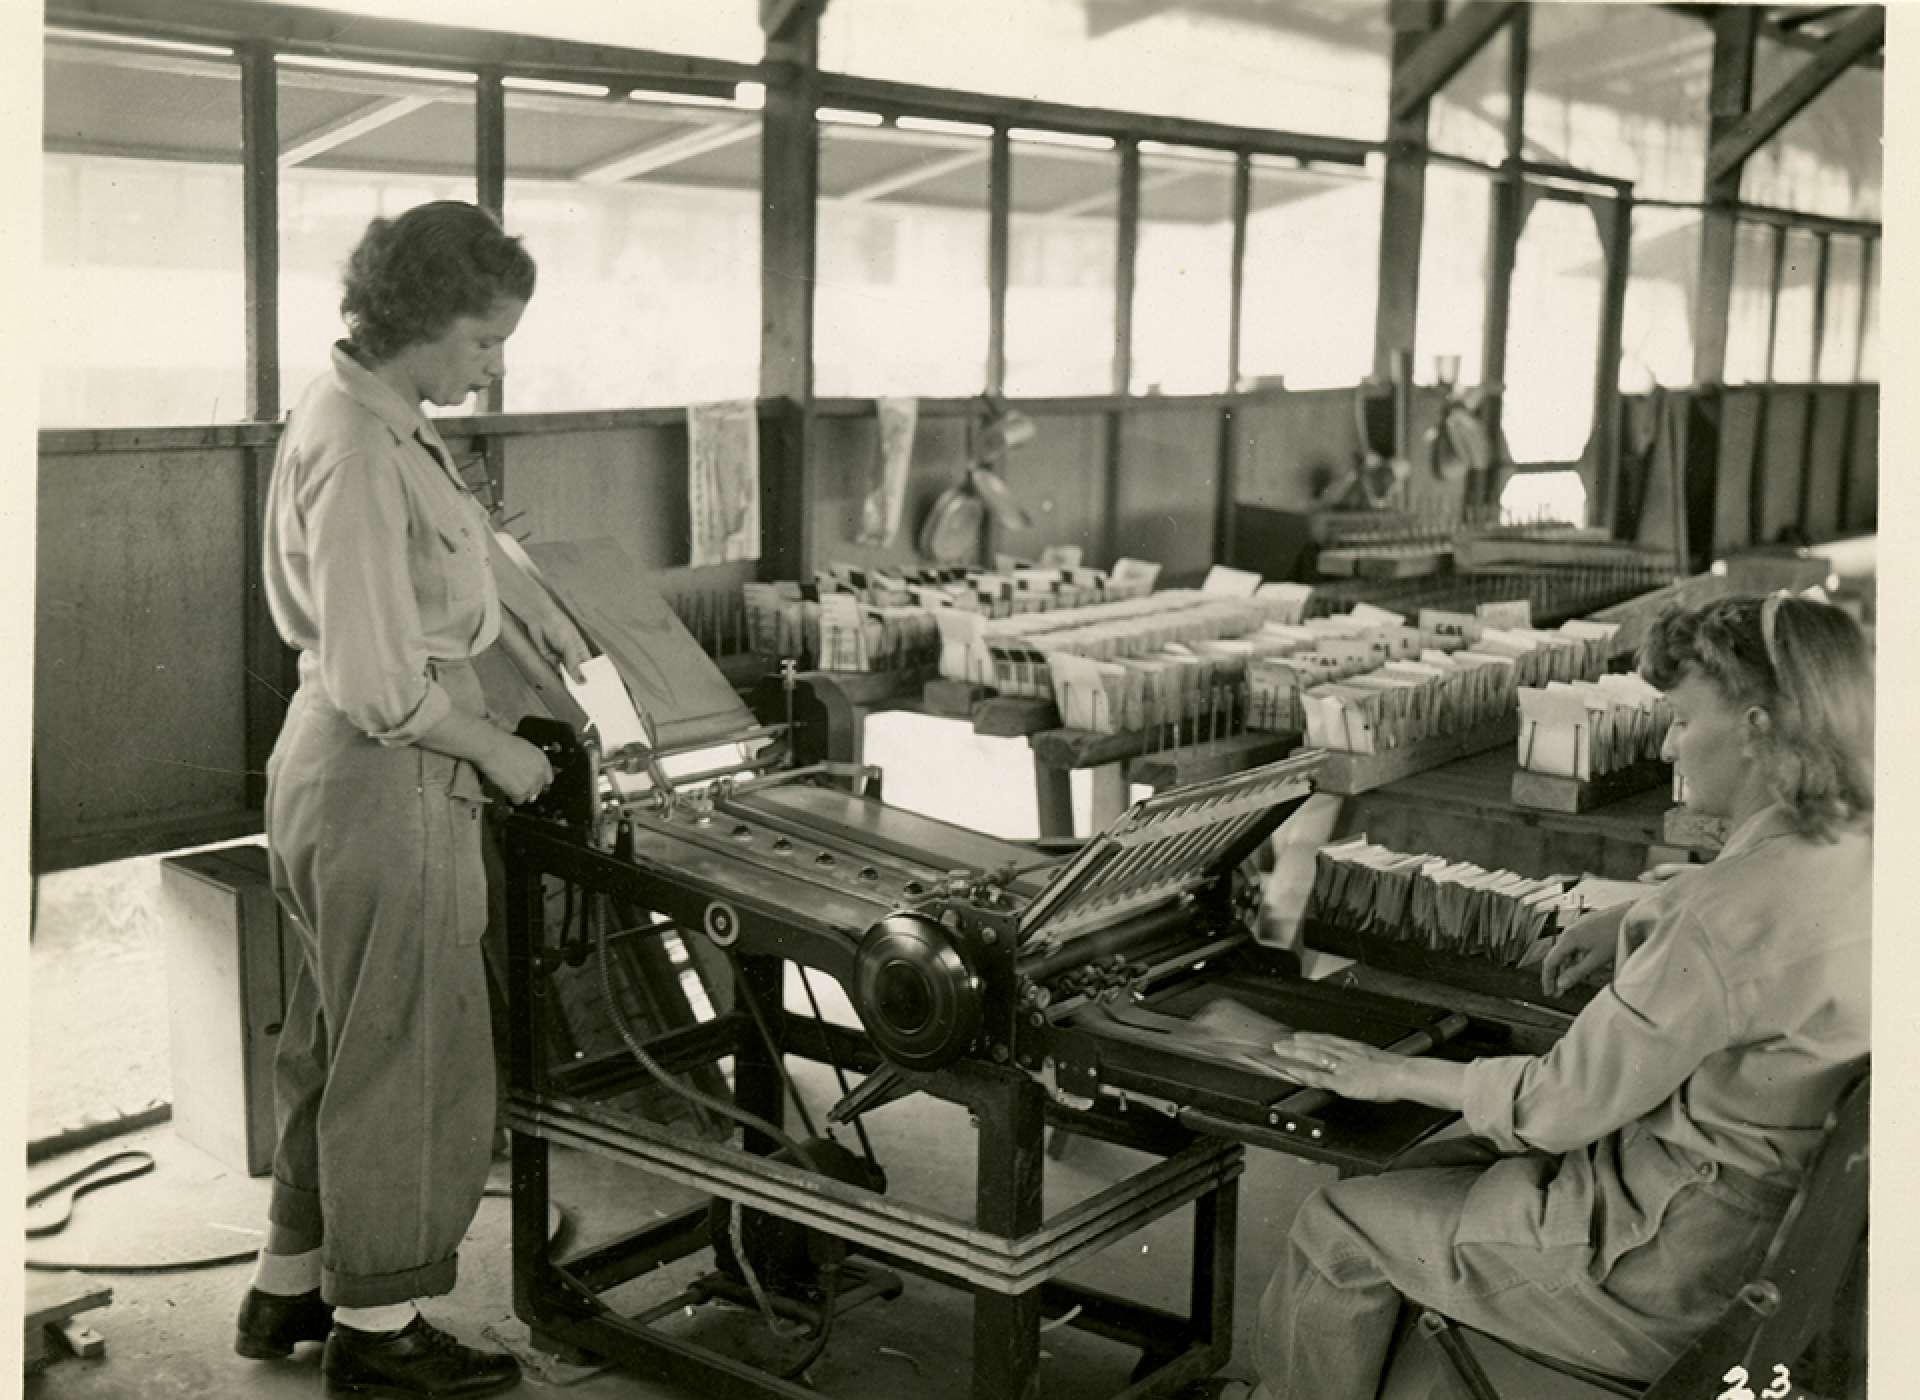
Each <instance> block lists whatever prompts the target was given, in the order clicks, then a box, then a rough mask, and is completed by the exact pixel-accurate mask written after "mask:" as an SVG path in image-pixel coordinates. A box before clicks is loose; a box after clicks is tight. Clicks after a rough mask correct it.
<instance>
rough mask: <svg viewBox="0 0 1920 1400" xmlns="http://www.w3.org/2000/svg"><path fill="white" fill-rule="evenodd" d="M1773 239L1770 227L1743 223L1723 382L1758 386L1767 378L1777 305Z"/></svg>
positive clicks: (1737, 240) (1738, 239) (1736, 240)
mask: <svg viewBox="0 0 1920 1400" xmlns="http://www.w3.org/2000/svg"><path fill="white" fill-rule="evenodd" d="M1773 236H1774V231H1773V229H1772V228H1770V227H1768V226H1767V225H1766V224H1756V223H1746V222H1743V223H1741V224H1740V225H1739V226H1738V227H1737V228H1736V230H1735V232H1734V238H1733V293H1732V296H1731V298H1730V300H1729V302H1728V306H1727V362H1726V368H1725V370H1724V371H1722V373H1721V376H1720V377H1721V380H1722V381H1723V382H1724V383H1727V384H1758V383H1762V382H1764V381H1765V380H1766V377H1767V321H1768V316H1769V313H1770V311H1771V308H1772V305H1773Z"/></svg>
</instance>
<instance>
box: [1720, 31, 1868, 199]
mask: <svg viewBox="0 0 1920 1400" xmlns="http://www.w3.org/2000/svg"><path fill="white" fill-rule="evenodd" d="M1886 34H1887V12H1886V10H1885V8H1884V7H1882V6H1880V5H1865V6H1862V7H1861V9H1860V12H1859V13H1858V14H1856V15H1855V16H1854V17H1853V18H1852V19H1850V20H1848V21H1847V23H1846V24H1845V25H1843V26H1842V27H1841V28H1840V29H1838V30H1836V31H1835V32H1834V34H1833V36H1832V37H1831V38H1829V39H1828V40H1827V41H1826V42H1825V43H1823V44H1822V45H1821V46H1820V51H1819V52H1818V53H1816V54H1814V55H1813V57H1811V58H1809V59H1808V60H1807V61H1806V62H1805V63H1804V64H1802V65H1801V67H1800V70H1799V71H1798V72H1796V73H1795V74H1794V75H1793V76H1792V77H1791V78H1788V79H1787V80H1786V82H1784V83H1782V84H1781V85H1780V87H1779V88H1778V90H1776V91H1775V92H1774V94H1773V95H1772V96H1771V97H1769V98H1768V99H1767V100H1766V101H1765V102H1763V103H1761V104H1760V105H1759V106H1758V107H1756V108H1754V109H1753V110H1752V111H1750V112H1748V113H1747V114H1746V115H1745V116H1744V117H1742V118H1741V119H1740V120H1739V121H1738V122H1735V123H1734V124H1733V126H1732V127H1731V128H1730V129H1729V130H1728V131H1726V132H1725V133H1724V134H1723V135H1722V136H1721V138H1720V139H1718V140H1716V141H1715V142H1714V143H1713V148H1712V150H1711V151H1710V152H1709V153H1708V156H1707V177H1708V179H1709V180H1710V181H1711V180H1720V179H1725V178H1728V177H1730V176H1732V175H1733V174H1735V173H1736V172H1737V171H1739V169H1740V167H1741V166H1742V165H1743V164H1745V162H1746V160H1747V157H1749V156H1751V155H1752V154H1753V153H1754V152H1755V151H1757V150H1759V149H1760V147H1762V146H1763V145H1765V144H1766V143H1767V142H1768V141H1770V140H1772V139H1773V138H1774V137H1775V136H1776V135H1778V134H1779V132H1780V129H1781V128H1782V127H1784V126H1785V125H1786V124H1787V123H1788V122H1790V121H1792V120H1793V119H1794V118H1795V117H1796V116H1798V115H1799V114H1800V113H1801V112H1802V111H1803V110H1804V109H1805V108H1806V106H1807V104H1808V103H1809V102H1812V101H1813V99H1814V98H1816V97H1818V96H1819V95H1820V94H1821V93H1822V92H1825V91H1826V90H1827V88H1828V87H1829V86H1830V85H1831V84H1832V83H1833V80H1834V79H1835V78H1838V77H1839V76H1840V75H1841V74H1842V73H1844V72H1845V71H1846V70H1847V69H1848V68H1850V67H1852V66H1853V62H1854V60H1855V59H1858V58H1861V57H1863V56H1865V55H1867V54H1870V53H1872V52H1873V51H1874V50H1875V49H1877V48H1879V47H1880V45H1881V43H1882V42H1884V41H1885V39H1886Z"/></svg>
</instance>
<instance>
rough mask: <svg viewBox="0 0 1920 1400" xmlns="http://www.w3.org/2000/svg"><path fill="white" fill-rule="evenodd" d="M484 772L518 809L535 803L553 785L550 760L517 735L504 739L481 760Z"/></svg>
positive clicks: (502, 736) (505, 736)
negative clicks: (528, 803) (519, 805)
mask: <svg viewBox="0 0 1920 1400" xmlns="http://www.w3.org/2000/svg"><path fill="white" fill-rule="evenodd" d="M480 771H481V772H482V773H484V774H485V775H486V778H487V781H488V782H490V783H492V784H493V785H494V786H495V787H497V788H499V789H500V791H501V792H503V793H505V794H506V796H507V800H508V801H509V802H512V803H514V804H516V805H518V804H520V803H522V802H531V801H533V799H534V798H536V797H538V796H539V795H540V794H541V793H543V792H545V791H546V790H547V785H548V784H550V783H551V782H552V781H553V765H552V764H550V763H548V762H547V756H546V755H545V754H544V753H542V752H541V751H540V750H539V749H537V748H535V747H534V746H533V745H532V744H529V743H528V742H527V741H526V740H525V739H522V738H520V737H519V736H518V735H514V734H506V733H502V734H501V735H500V742H499V743H498V744H496V745H494V747H493V748H492V749H491V750H490V751H489V752H488V754H487V756H486V757H485V758H483V759H481V760H480Z"/></svg>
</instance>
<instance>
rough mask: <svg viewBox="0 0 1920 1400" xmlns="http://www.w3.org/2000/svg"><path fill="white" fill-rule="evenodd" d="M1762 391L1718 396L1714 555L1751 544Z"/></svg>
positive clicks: (1730, 391) (1744, 390)
mask: <svg viewBox="0 0 1920 1400" xmlns="http://www.w3.org/2000/svg"><path fill="white" fill-rule="evenodd" d="M1761 395H1762V391H1761V390H1760V389H1758V388H1739V389H1728V390H1725V391H1724V392H1723V393H1722V394H1721V395H1720V456H1719V462H1718V466H1717V468H1716V472H1715V478H1714V494H1713V502H1714V509H1713V551H1714V553H1715V555H1721V554H1725V553H1727V552H1728V551H1729V550H1734V549H1740V548H1742V547H1743V546H1745V545H1749V544H1752V543H1753V520H1752V503H1753V495H1754V485H1753V464H1754V461H1755V458H1756V457H1757V455H1758V453H1759V450H1760V419H1761V414H1762V412H1763V403H1762V398H1761Z"/></svg>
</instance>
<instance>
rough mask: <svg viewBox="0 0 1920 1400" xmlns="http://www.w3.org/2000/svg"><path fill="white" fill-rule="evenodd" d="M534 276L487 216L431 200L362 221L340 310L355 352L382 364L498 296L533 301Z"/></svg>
mask: <svg viewBox="0 0 1920 1400" xmlns="http://www.w3.org/2000/svg"><path fill="white" fill-rule="evenodd" d="M533 281H534V268H533V258H532V257H531V256H530V255H529V254H528V253H527V250H526V249H525V248H523V247H521V246H520V240H519V239H518V238H515V237H513V236H512V235H510V234H508V233H506V232H505V231H504V230H503V229H501V227H500V225H499V224H498V223H497V222H496V221H495V219H494V217H493V215H491V214H489V213H488V212H487V211H486V210H484V209H482V208H480V207H479V206H477V205H473V204H463V203H461V202H460V201H458V200H453V199H442V200H436V201H435V202H434V203H432V204H421V205H417V206H415V207H414V208H412V209H409V210H407V212H406V213H404V214H402V215H400V217H399V218H397V219H375V220H374V221H373V222H372V223H371V224H368V225H367V231H366V232H365V233H364V234H362V235H361V237H360V246H359V247H357V248H355V249H354V250H353V256H352V257H351V258H349V259H348V260H347V268H346V279H345V291H344V294H343V295H342V296H341V298H340V314H341V315H342V316H343V317H345V318H346V322H347V332H348V334H349V335H350V336H351V337H352V341H353V347H354V349H355V350H356V351H358V352H359V354H360V357H361V358H362V359H363V360H365V361H367V362H368V363H370V364H376V365H377V364H383V363H385V362H386V361H388V360H391V359H392V358H393V357H394V356H395V355H397V354H399V353H400V352H401V351H402V350H404V349H406V348H407V347H408V346H409V345H417V344H419V343H420V342H422V341H427V340H433V339H436V338H437V337H439V336H440V335H442V334H444V333H445V331H446V329H447V327H449V326H451V325H452V324H453V322H454V319H455V318H456V317H459V316H484V315H486V314H487V312H489V311H491V310H492V309H493V307H494V304H495V303H496V302H498V301H499V300H500V299H501V298H502V297H511V298H513V299H514V300H516V301H529V300H531V299H532V297H533Z"/></svg>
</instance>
